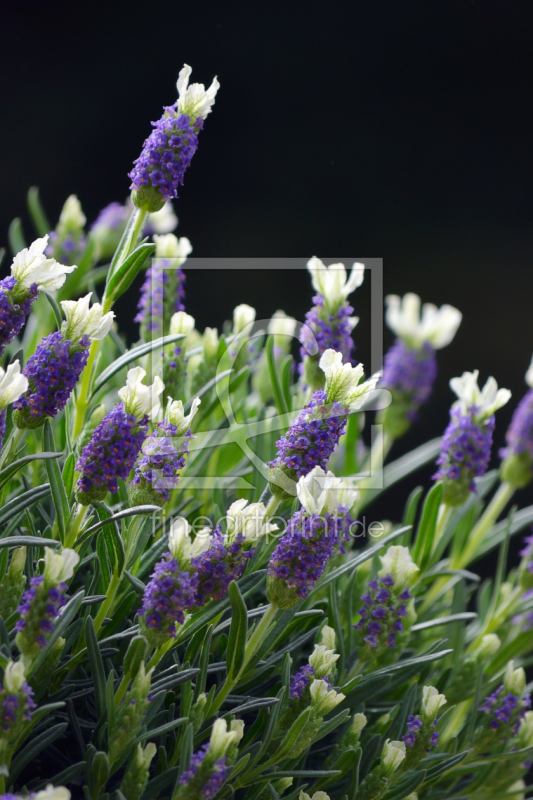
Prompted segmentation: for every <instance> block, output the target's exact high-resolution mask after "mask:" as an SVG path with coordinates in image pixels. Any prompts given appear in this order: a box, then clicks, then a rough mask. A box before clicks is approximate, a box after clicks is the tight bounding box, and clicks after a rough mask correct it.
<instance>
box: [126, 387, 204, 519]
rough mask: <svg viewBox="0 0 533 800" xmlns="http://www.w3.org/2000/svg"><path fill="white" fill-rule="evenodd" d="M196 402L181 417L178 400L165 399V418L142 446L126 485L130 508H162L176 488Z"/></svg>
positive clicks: (186, 452) (187, 447) (198, 403)
mask: <svg viewBox="0 0 533 800" xmlns="http://www.w3.org/2000/svg"><path fill="white" fill-rule="evenodd" d="M200 402H201V400H200V398H199V397H197V398H196V399H195V400H194V401H193V403H192V405H191V411H190V413H189V414H188V415H187V416H185V414H184V411H183V403H182V402H181V400H174V401H173V400H172V399H171V398H170V397H169V403H168V406H167V411H166V416H165V419H164V420H163V422H160V423H159V424H158V425H157V426H156V429H155V431H154V432H153V433H152V434H150V436H148V438H147V439H146V440H145V442H144V444H143V447H142V450H141V455H140V458H139V460H138V462H137V466H136V469H135V475H134V477H133V479H132V481H131V483H130V485H129V496H130V500H131V503H132V505H142V504H143V503H148V504H149V503H152V504H155V505H159V506H163V505H164V504H165V503H166V502H167V500H168V499H169V494H170V490H171V489H175V488H176V487H177V485H178V482H179V473H180V472H181V470H182V469H183V467H184V466H185V458H186V456H187V455H188V452H189V442H190V440H191V439H194V436H193V434H192V433H191V429H190V426H191V422H192V420H193V419H194V417H195V415H196V412H197V411H198V407H199V406H200Z"/></svg>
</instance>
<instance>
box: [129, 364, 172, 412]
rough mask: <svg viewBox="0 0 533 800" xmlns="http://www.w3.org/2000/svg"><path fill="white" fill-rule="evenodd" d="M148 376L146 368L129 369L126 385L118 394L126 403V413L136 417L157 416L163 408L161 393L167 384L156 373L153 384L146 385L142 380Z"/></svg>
mask: <svg viewBox="0 0 533 800" xmlns="http://www.w3.org/2000/svg"><path fill="white" fill-rule="evenodd" d="M145 377H146V370H144V369H143V368H142V367H134V368H133V369H130V370H129V371H128V375H127V378H126V385H125V386H124V387H123V388H122V389H120V390H119V392H118V396H119V397H120V399H121V400H122V402H123V403H124V409H125V410H126V413H128V414H133V416H134V417H144V415H145V414H147V415H148V416H149V417H151V418H153V417H157V415H158V414H159V411H160V409H161V404H160V402H159V395H160V394H161V393H162V392H163V390H164V388H165V384H164V383H163V381H162V380H161V378H160V377H159V376H157V375H156V377H155V378H154V382H153V384H152V385H151V386H146V385H145V384H144V383H143V382H142V381H143V379H144V378H145Z"/></svg>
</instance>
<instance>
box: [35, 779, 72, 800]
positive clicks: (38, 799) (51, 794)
mask: <svg viewBox="0 0 533 800" xmlns="http://www.w3.org/2000/svg"><path fill="white" fill-rule="evenodd" d="M33 800H70V792H69V790H68V789H66V788H65V787H64V786H52V784H51V783H49V784H48V786H47V787H46V789H41V791H40V792H37V794H35V795H33Z"/></svg>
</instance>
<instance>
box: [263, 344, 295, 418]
mask: <svg viewBox="0 0 533 800" xmlns="http://www.w3.org/2000/svg"><path fill="white" fill-rule="evenodd" d="M265 352H266V357H267V363H268V372H269V375H270V385H271V386H272V394H273V395H274V403H275V404H276V408H277V410H278V414H287V413H288V411H289V408H288V406H287V403H286V402H285V397H284V394H283V390H282V388H281V382H280V379H279V375H278V365H277V364H276V358H275V356H274V337H273V336H269V337H268V339H267V343H266V348H265Z"/></svg>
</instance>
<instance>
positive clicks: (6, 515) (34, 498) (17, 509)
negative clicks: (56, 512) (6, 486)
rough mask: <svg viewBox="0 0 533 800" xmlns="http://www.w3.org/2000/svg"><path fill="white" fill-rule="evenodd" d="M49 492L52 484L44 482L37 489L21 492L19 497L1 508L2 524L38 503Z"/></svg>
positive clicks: (0, 519) (0, 523) (0, 517)
mask: <svg viewBox="0 0 533 800" xmlns="http://www.w3.org/2000/svg"><path fill="white" fill-rule="evenodd" d="M49 494H50V484H48V483H43V484H42V486H36V487H35V489H30V490H29V491H27V492H23V493H22V494H19V495H18V497H14V498H13V499H12V500H10V501H9V502H8V503H5V505H4V506H2V508H0V525H5V523H6V522H9V520H10V519H13V517H16V515H17V514H20V513H21V512H22V511H25V510H26V509H27V508H29V507H30V506H32V505H33V504H34V503H38V502H39V500H43V499H44V498H45V497H48V495H49Z"/></svg>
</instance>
